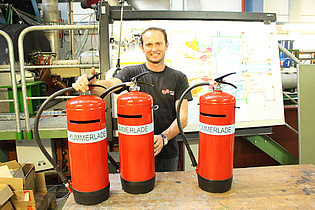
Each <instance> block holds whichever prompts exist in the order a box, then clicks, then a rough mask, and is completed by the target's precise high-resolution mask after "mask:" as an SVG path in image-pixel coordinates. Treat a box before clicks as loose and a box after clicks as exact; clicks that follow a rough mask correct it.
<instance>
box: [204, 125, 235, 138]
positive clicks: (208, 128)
mask: <svg viewBox="0 0 315 210" xmlns="http://www.w3.org/2000/svg"><path fill="white" fill-rule="evenodd" d="M199 131H200V132H202V133H205V134H209V135H216V136H218V135H222V136H223V135H231V134H233V133H235V124H233V125H208V124H204V123H202V122H199Z"/></svg>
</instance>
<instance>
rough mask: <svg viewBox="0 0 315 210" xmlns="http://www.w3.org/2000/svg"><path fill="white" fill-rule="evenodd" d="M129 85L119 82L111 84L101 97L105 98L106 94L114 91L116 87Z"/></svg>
mask: <svg viewBox="0 0 315 210" xmlns="http://www.w3.org/2000/svg"><path fill="white" fill-rule="evenodd" d="M124 86H127V83H119V84H117V85H114V86H111V87H110V88H108V89H107V90H106V91H105V92H104V93H103V94H102V95H101V96H100V97H101V98H104V97H105V96H107V94H109V93H110V92H112V91H113V90H115V89H116V88H120V87H124Z"/></svg>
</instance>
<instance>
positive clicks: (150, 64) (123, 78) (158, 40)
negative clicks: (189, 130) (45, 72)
mask: <svg viewBox="0 0 315 210" xmlns="http://www.w3.org/2000/svg"><path fill="white" fill-rule="evenodd" d="M140 41H141V49H142V52H143V53H144V55H145V57H146V59H147V61H146V63H144V64H140V65H133V66H127V67H124V68H123V69H122V70H121V71H120V72H119V73H118V74H117V75H116V76H115V77H113V78H112V79H110V80H101V81H97V82H96V80H95V79H93V80H91V81H90V82H92V83H93V84H95V83H96V84H100V85H103V86H105V87H107V88H109V87H111V86H113V85H116V84H119V83H122V82H129V81H130V79H131V78H132V77H134V76H136V75H138V74H141V73H143V72H149V74H145V75H144V76H142V77H141V81H144V82H147V83H150V84H153V85H154V87H149V86H147V85H141V84H140V85H139V86H140V91H141V92H145V93H148V94H150V95H151V96H152V97H153V103H154V107H155V109H154V154H155V171H157V172H161V171H176V170H177V165H178V155H179V150H178V144H177V141H176V135H177V134H179V129H178V125H177V121H176V107H177V103H178V101H179V99H180V97H181V95H182V93H183V92H184V91H185V90H186V89H187V88H188V87H189V84H188V80H187V77H186V75H185V74H183V73H182V72H180V71H178V70H175V69H172V68H170V67H168V66H166V65H165V64H164V57H165V53H166V50H167V49H168V45H169V43H168V41H167V33H166V31H165V30H164V29H161V28H153V27H152V28H148V29H146V30H145V31H143V32H142V34H141V38H140ZM91 74H92V75H94V74H95V70H94V69H92V70H91ZM87 78H88V76H87V75H85V74H84V75H82V76H81V77H79V78H78V80H77V81H76V82H75V83H73V84H72V86H73V88H74V89H75V90H77V91H81V92H85V91H86V90H88V89H89V87H88V84H89V83H90V82H88V80H87ZM103 92H104V90H103V89H101V88H94V89H93V90H92V94H93V95H101V94H102V93H103ZM190 100H192V96H191V94H190V93H188V94H186V97H185V99H184V100H183V103H182V106H181V112H180V113H181V116H180V117H181V122H182V126H183V128H184V127H185V126H186V125H187V122H188V101H190Z"/></svg>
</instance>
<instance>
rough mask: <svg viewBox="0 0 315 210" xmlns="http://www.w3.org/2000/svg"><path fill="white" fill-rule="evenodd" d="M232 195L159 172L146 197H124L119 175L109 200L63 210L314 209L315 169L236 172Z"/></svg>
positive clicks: (70, 203)
mask: <svg viewBox="0 0 315 210" xmlns="http://www.w3.org/2000/svg"><path fill="white" fill-rule="evenodd" d="M233 176H234V178H233V182H232V188H231V190H230V191H228V192H225V193H208V192H205V191H203V190H201V189H200V188H199V187H198V182H197V176H196V173H195V172H192V171H178V172H157V173H156V182H155V188H154V189H153V190H152V191H151V192H149V193H146V194H140V195H132V194H128V193H125V192H124V191H123V190H122V188H121V184H120V175H119V174H110V197H109V198H108V199H107V200H106V201H104V202H103V203H101V204H98V205H94V206H83V205H79V204H76V203H75V201H74V198H73V195H72V194H71V195H70V197H69V198H68V200H67V202H66V204H65V206H64V209H99V208H105V209H246V208H247V209H271V208H279V209H296V208H297V209H303V210H304V209H315V166H314V165H311V164H305V165H285V166H270V167H254V168H237V169H234V170H233Z"/></svg>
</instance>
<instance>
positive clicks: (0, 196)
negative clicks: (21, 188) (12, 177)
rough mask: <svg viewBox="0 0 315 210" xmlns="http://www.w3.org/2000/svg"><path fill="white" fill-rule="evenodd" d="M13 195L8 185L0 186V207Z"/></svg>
mask: <svg viewBox="0 0 315 210" xmlns="http://www.w3.org/2000/svg"><path fill="white" fill-rule="evenodd" d="M12 195H13V192H12V190H11V188H10V187H9V185H7V184H0V207H2V206H3V205H4V203H5V202H7V201H8V200H9V199H10V198H11V197H12Z"/></svg>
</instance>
